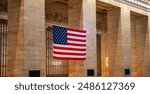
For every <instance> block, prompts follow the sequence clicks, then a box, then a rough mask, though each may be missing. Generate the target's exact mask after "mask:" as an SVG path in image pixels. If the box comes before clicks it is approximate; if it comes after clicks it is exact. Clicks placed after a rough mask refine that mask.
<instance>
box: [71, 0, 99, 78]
mask: <svg viewBox="0 0 150 94" xmlns="http://www.w3.org/2000/svg"><path fill="white" fill-rule="evenodd" d="M69 27H72V28H76V29H83V30H86V31H87V56H86V61H71V62H69V72H70V73H69V74H70V76H78V75H79V76H87V69H94V71H95V73H94V76H96V75H97V59H96V0H69Z"/></svg>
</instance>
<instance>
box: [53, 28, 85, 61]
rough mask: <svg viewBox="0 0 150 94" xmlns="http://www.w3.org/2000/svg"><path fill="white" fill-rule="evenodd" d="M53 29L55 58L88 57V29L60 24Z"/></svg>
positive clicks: (83, 58) (75, 58)
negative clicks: (78, 28)
mask: <svg viewBox="0 0 150 94" xmlns="http://www.w3.org/2000/svg"><path fill="white" fill-rule="evenodd" d="M52 31H53V57H54V59H59V60H85V59H86V31H84V30H76V29H72V28H66V27H60V26H53V27H52Z"/></svg>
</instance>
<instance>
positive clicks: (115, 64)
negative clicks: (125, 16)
mask: <svg viewBox="0 0 150 94" xmlns="http://www.w3.org/2000/svg"><path fill="white" fill-rule="evenodd" d="M107 17H108V20H107V23H108V24H107V25H108V29H107V32H106V33H104V35H103V36H104V37H106V41H105V42H106V44H105V45H106V46H105V47H106V48H105V49H106V51H105V52H106V57H105V63H106V65H107V67H108V74H107V76H122V38H121V37H122V36H121V30H120V9H119V8H114V9H112V10H108V14H107Z"/></svg>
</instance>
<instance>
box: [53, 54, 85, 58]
mask: <svg viewBox="0 0 150 94" xmlns="http://www.w3.org/2000/svg"><path fill="white" fill-rule="evenodd" d="M53 56H56V57H65V58H85V57H86V56H85V55H84V56H72V55H58V54H53Z"/></svg>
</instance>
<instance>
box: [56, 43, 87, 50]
mask: <svg viewBox="0 0 150 94" xmlns="http://www.w3.org/2000/svg"><path fill="white" fill-rule="evenodd" d="M53 46H57V47H64V48H79V49H86V47H80V46H69V45H61V44H53Z"/></svg>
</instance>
